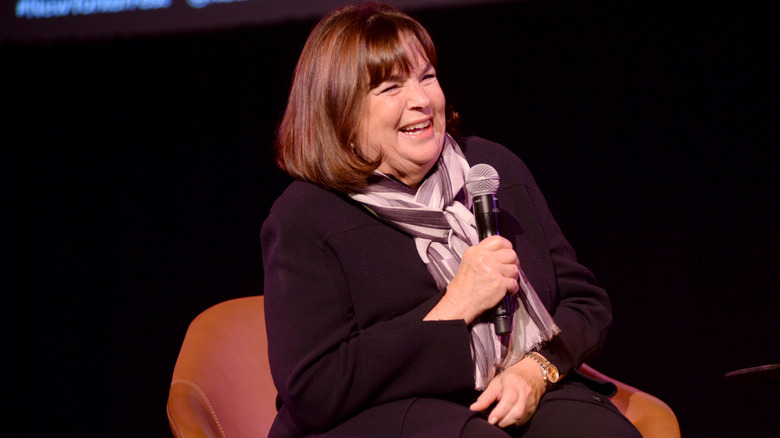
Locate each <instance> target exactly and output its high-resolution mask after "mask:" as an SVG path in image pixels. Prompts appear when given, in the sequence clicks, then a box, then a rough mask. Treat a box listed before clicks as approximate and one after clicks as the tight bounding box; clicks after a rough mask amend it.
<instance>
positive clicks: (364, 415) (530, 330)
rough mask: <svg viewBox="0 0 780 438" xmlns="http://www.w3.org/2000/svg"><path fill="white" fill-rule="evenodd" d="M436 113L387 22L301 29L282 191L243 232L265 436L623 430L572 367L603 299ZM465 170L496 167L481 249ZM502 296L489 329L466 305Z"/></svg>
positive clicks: (499, 158)
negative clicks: (502, 311)
mask: <svg viewBox="0 0 780 438" xmlns="http://www.w3.org/2000/svg"><path fill="white" fill-rule="evenodd" d="M454 119H455V117H454V116H453V114H451V113H450V112H449V111H448V110H447V106H446V100H445V98H444V93H443V92H442V90H441V88H440V86H439V83H438V79H437V77H436V52H435V49H434V46H433V43H432V42H431V39H430V37H429V35H428V33H427V32H426V31H425V29H424V28H423V27H422V26H421V25H420V24H419V23H417V22H416V21H414V20H413V19H411V18H410V17H408V16H407V15H405V14H403V13H401V12H399V11H397V10H395V9H393V8H391V7H388V6H383V5H363V6H350V7H346V8H343V9H340V10H337V11H334V12H332V13H331V14H329V15H328V16H326V17H325V18H323V20H322V21H321V22H320V23H319V24H318V25H317V27H316V28H315V29H314V30H313V31H312V33H311V35H310V36H309V39H308V41H307V42H306V45H305V47H304V49H303V52H302V54H301V57H300V59H299V62H298V66H297V67H296V71H295V76H294V79H293V85H292V89H291V92H290V98H289V101H288V106H287V109H286V112H285V115H284V118H283V120H282V123H281V126H280V129H279V136H278V141H277V156H278V162H279V165H280V166H281V167H282V169H284V170H285V171H287V172H288V173H289V174H291V175H292V176H294V177H296V178H297V181H295V182H293V183H292V184H291V185H290V187H289V188H288V189H287V190H286V191H285V192H284V194H283V195H282V196H281V197H280V198H279V199H278V200H277V201H276V203H275V204H274V206H273V207H272V209H271V212H270V214H269V216H268V218H267V220H266V222H265V223H264V225H263V229H262V233H261V234H262V236H261V237H262V245H263V260H264V270H265V297H266V298H265V300H266V321H267V326H268V338H269V357H270V362H271V369H272V373H273V377H274V382H275V384H276V386H277V388H278V390H279V399H278V400H279V413H278V415H277V418H276V421H275V423H274V426H273V429H272V432H271V436H311V435H324V436H371V437H381V436H452V437H457V436H501V437H506V436H535V435H540V436H541V435H544V436H566V435H567V434H571V433H572V431H575V432H576V436H587V435H588V434H591V435H592V436H638V433H637V432H636V430H635V429H634V428H633V426H631V424H630V423H629V422H628V421H627V420H626V419H625V418H623V417H622V416H620V413H619V412H618V411H617V409H615V408H614V406H611V404H609V402H608V401H606V397H604V396H603V395H602V394H600V393H598V392H596V391H595V390H594V389H592V388H591V386H594V385H593V384H589V383H586V382H585V381H584V380H583V378H582V377H581V376H579V375H578V374H577V373H576V371H575V370H576V368H577V367H578V366H579V365H580V364H582V363H583V362H584V361H585V360H586V359H588V358H589V357H592V356H593V355H594V354H595V353H596V352H597V351H598V350H599V349H600V347H601V345H602V343H603V340H604V336H605V334H606V330H607V328H608V327H609V325H610V323H611V314H610V307H609V300H608V298H607V296H606V294H605V292H604V291H603V290H602V289H600V288H598V287H597V286H595V285H594V281H593V279H592V276H591V274H590V273H589V272H588V270H587V269H585V268H584V267H582V266H580V265H579V264H577V262H576V259H575V256H574V253H573V251H572V250H571V248H570V247H569V245H568V243H567V242H566V241H565V239H564V238H563V236H562V234H561V232H560V230H559V229H558V226H557V225H556V223H555V221H554V220H553V218H552V216H551V215H550V212H549V211H548V209H547V206H546V203H545V201H544V198H543V197H542V195H541V194H540V193H539V190H538V189H537V187H536V184H535V183H534V181H533V178H532V177H531V175H530V173H529V172H528V170H527V169H526V167H525V166H524V164H523V163H522V162H521V161H520V160H519V159H518V158H517V157H516V156H514V155H513V154H512V153H511V152H509V151H508V150H507V149H505V148H503V147H502V146H500V145H497V144H495V143H492V142H488V141H486V140H483V139H480V138H476V137H472V138H459V139H455V138H454V137H452V136H450V135H449V134H448V133H447V128H448V127H451V126H452V123H453V121H454ZM477 163H487V164H490V165H492V166H493V167H495V168H496V169H497V171H498V173H499V175H501V182H500V187H499V190H498V199H499V204H500V206H501V213H500V217H499V225H500V230H501V236H492V237H489V238H487V239H484V240H483V241H481V242H478V239H477V237H476V236H477V233H476V229H475V225H474V217H473V215H472V214H471V213H470V212H469V208H470V206H471V205H470V204H471V201H470V196H469V195H468V193H467V191H466V189H465V188H464V180H465V178H466V175H467V172H468V170H469V167H470V166H473V165H474V164H477ZM507 295H509V296H510V297H511V298H510V304H512V306H510V307H514V308H515V312H514V316H513V320H512V322H513V333H512V335H510V336H504V337H498V336H496V335H494V334H493V331H492V326H491V323H490V319H489V317H488V315H489V312H486V311H487V310H488V309H491V308H493V307H494V306H495V305H496V304H498V303H499V302H500V301H501V300H502V299H504V297H505V296H507ZM530 350H534V351H530ZM556 372H558V373H560V374H561V375H565V376H566V377H564V378H563V379H561V380H560V381H557V380H558V379H557V377H558V376H557V375H556ZM583 401H585V403H583Z"/></svg>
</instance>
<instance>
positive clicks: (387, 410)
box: [309, 373, 641, 438]
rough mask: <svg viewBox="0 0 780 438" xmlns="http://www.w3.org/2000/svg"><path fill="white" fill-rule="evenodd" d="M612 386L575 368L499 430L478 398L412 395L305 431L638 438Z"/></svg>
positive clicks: (409, 437) (380, 437) (341, 437)
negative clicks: (478, 408)
mask: <svg viewBox="0 0 780 438" xmlns="http://www.w3.org/2000/svg"><path fill="white" fill-rule="evenodd" d="M614 389H615V387H614V385H612V384H611V383H606V382H600V381H593V380H590V379H588V378H586V377H584V376H580V375H578V374H576V373H572V375H570V376H567V378H566V379H564V380H563V381H562V382H561V383H559V384H558V386H556V387H555V388H554V389H552V390H550V391H548V392H547V393H545V394H544V396H542V399H541V400H540V402H539V407H538V409H537V411H536V413H535V414H534V415H533V417H531V420H530V421H529V422H528V423H527V424H525V425H523V426H519V427H510V428H506V429H501V428H499V427H497V426H493V425H491V424H489V423H488V422H487V419H486V416H485V414H483V413H480V412H473V411H471V410H469V408H468V404H469V403H470V402H471V401H474V400H476V392H475V394H474V400H470V401H465V400H464V401H463V402H461V403H456V402H454V401H448V400H441V399H434V398H425V397H420V398H415V399H406V400H399V401H397V402H392V403H388V404H385V405H381V406H375V407H373V408H370V409H367V410H365V411H363V412H361V413H360V414H358V415H356V416H354V417H352V418H351V419H349V420H347V421H345V422H344V423H342V424H341V425H339V426H337V427H335V428H333V429H331V430H329V431H327V432H325V433H321V434H311V435H309V436H318V437H338V438H353V437H367V436H370V437H372V438H399V437H401V438H431V437H445V438H447V437H449V438H458V437H460V438H491V437H496V438H509V437H522V438H535V437H545V438H556V437H578V438H580V437H584V438H587V437H598V438H604V437H610V438H613V437H614V438H621V437H630V438H641V435H640V434H639V431H638V430H637V429H636V428H635V427H634V425H632V424H631V423H630V422H629V421H628V420H627V419H626V418H625V417H624V416H623V415H622V414H621V413H620V411H619V410H618V409H617V408H616V407H615V406H614V405H613V404H612V403H611V402H610V401H609V398H608V397H609V395H611V394H612V391H614Z"/></svg>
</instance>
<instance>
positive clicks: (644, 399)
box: [579, 364, 680, 438]
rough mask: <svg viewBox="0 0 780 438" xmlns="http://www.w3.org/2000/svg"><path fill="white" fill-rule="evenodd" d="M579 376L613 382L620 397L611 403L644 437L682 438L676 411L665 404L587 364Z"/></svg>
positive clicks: (612, 398)
mask: <svg viewBox="0 0 780 438" xmlns="http://www.w3.org/2000/svg"><path fill="white" fill-rule="evenodd" d="M579 371H580V373H582V374H584V375H586V376H589V377H594V378H596V379H601V380H606V381H609V382H612V383H614V384H615V386H617V393H616V394H615V395H614V396H613V397H611V398H610V401H612V403H613V404H614V405H615V406H617V408H618V409H619V410H620V412H622V413H623V415H625V416H626V418H628V420H629V421H631V423H632V424H633V425H634V426H636V428H637V429H639V432H640V433H641V434H642V436H643V437H646V438H649V437H668V438H679V437H680V425H679V423H678V421H677V417H676V416H675V415H674V411H672V409H671V408H670V407H669V405H667V404H666V403H664V402H663V401H662V400H660V399H658V398H656V397H654V396H652V395H650V394H648V393H646V392H644V391H642V390H639V389H637V388H634V387H633V386H630V385H627V384H625V383H623V382H621V381H619V380H616V379H613V378H611V377H609V376H607V375H605V374H603V373H600V372H598V371H596V370H595V369H593V368H591V367H590V366H588V365H587V364H583V365H582V367H581V368H580V369H579Z"/></svg>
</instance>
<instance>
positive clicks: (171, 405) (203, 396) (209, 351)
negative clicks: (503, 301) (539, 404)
mask: <svg viewBox="0 0 780 438" xmlns="http://www.w3.org/2000/svg"><path fill="white" fill-rule="evenodd" d="M267 353H268V342H267V340H266V334H265V316H264V313H263V297H262V296H254V297H246V298H237V299H234V300H230V301H225V302H222V303H219V304H217V305H215V306H213V307H210V308H209V309H206V310H205V311H204V312H203V313H201V314H200V315H198V317H196V318H195V319H194V320H193V321H192V323H191V324H190V327H189V329H188V330H187V334H186V336H185V337H184V343H183V344H182V347H181V351H180V352H179V358H178V360H177V361H176V366H175V368H174V370H173V380H172V382H171V390H170V394H169V396H168V421H169V422H170V425H171V430H172V431H173V434H174V436H176V437H178V438H192V437H199V438H200V437H209V438H211V437H223V438H224V437H227V438H257V437H265V436H267V435H268V430H269V429H270V427H271V423H272V422H273V419H274V416H275V414H276V406H275V400H276V388H275V387H274V384H273V381H272V380H271V371H270V368H269V366H268V355H267ZM580 371H581V372H583V373H584V374H587V375H590V376H592V377H597V378H600V379H603V380H609V381H611V382H613V383H615V385H617V387H618V392H617V394H616V395H615V397H613V398H612V399H611V400H612V402H613V403H615V405H616V406H617V407H618V408H619V409H620V411H621V412H623V414H624V415H625V416H626V417H628V419H629V420H630V421H631V422H632V423H633V424H634V425H635V426H636V427H637V428H638V429H639V431H640V432H641V433H642V436H644V437H645V438H654V437H658V438H677V437H680V428H679V425H678V423H677V418H676V417H675V415H674V412H672V410H671V409H670V408H669V406H667V405H666V404H665V403H664V402H662V401H661V400H659V399H657V398H655V397H653V396H652V395H650V394H647V393H645V392H642V391H640V390H638V389H636V388H634V387H631V386H629V385H626V384H625V383H622V382H619V381H617V380H615V379H612V378H610V377H607V376H605V375H603V374H601V373H599V372H598V371H596V370H594V369H593V368H591V367H589V366H588V365H583V366H582V368H581V369H580Z"/></svg>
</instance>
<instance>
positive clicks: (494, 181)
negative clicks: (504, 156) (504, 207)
mask: <svg viewBox="0 0 780 438" xmlns="http://www.w3.org/2000/svg"><path fill="white" fill-rule="evenodd" d="M498 183H499V178H498V172H497V171H496V169H494V168H493V166H491V165H489V164H484V163H480V164H477V165H475V166H474V167H472V168H471V169H470V170H469V174H468V176H467V177H466V190H467V191H468V192H469V196H471V197H472V198H473V197H475V196H482V195H495V194H496V192H497V191H498Z"/></svg>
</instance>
